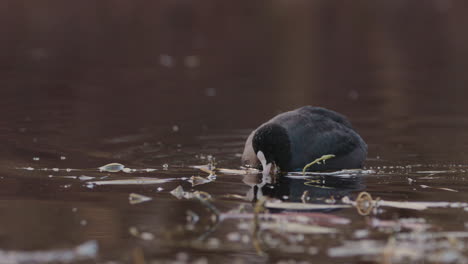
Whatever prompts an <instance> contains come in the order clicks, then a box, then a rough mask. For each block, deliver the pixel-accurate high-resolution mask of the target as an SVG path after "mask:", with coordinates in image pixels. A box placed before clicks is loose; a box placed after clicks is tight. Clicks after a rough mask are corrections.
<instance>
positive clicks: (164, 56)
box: [159, 54, 175, 68]
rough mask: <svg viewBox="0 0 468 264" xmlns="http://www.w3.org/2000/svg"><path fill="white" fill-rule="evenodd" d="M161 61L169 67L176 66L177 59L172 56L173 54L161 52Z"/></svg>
mask: <svg viewBox="0 0 468 264" xmlns="http://www.w3.org/2000/svg"><path fill="white" fill-rule="evenodd" d="M159 63H160V64H161V65H162V66H164V67H168V68H172V67H174V65H175V61H174V59H173V58H172V56H170V55H168V54H161V55H160V56H159Z"/></svg>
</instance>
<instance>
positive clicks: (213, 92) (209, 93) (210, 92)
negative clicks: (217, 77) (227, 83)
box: [205, 87, 216, 97]
mask: <svg viewBox="0 0 468 264" xmlns="http://www.w3.org/2000/svg"><path fill="white" fill-rule="evenodd" d="M205 95H206V96H210V97H211V96H216V89H215V88H211V87H210V88H206V89H205Z"/></svg>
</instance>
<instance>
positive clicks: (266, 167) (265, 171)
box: [257, 151, 272, 177]
mask: <svg viewBox="0 0 468 264" xmlns="http://www.w3.org/2000/svg"><path fill="white" fill-rule="evenodd" d="M257 158H258V160H259V161H260V163H262V168H263V172H262V174H263V177H267V176H269V175H270V171H271V166H272V164H271V163H268V164H267V161H266V158H265V154H263V152H262V151H258V152H257Z"/></svg>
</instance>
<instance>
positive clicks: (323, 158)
mask: <svg viewBox="0 0 468 264" xmlns="http://www.w3.org/2000/svg"><path fill="white" fill-rule="evenodd" d="M262 154H263V153H262ZM334 157H335V155H333V154H328V155H323V156H322V157H320V158H318V159H315V160H314V161H312V162H311V163H309V164H307V165H305V166H304V168H303V169H302V174H303V175H305V173H306V171H307V169H308V168H309V167H310V166H312V165H314V164H320V162H321V161H323V163H325V161H326V160H327V159H331V158H334Z"/></svg>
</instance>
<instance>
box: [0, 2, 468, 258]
mask: <svg viewBox="0 0 468 264" xmlns="http://www.w3.org/2000/svg"><path fill="white" fill-rule="evenodd" d="M466 10H467V9H466V4H465V3H464V2H462V1H425V2H424V3H422V2H415V1H411V2H406V1H353V2H347V1H346V2H345V1H343V2H342V3H338V2H333V3H332V2H330V1H313V2H310V3H309V2H305V1H298V2H287V1H273V2H268V3H267V2H263V1H235V2H232V3H224V2H223V3H218V2H216V1H207V2H203V3H195V2H193V1H158V2H156V1H137V2H126V1H100V2H99V3H90V2H87V1H65V2H64V1H45V2H44V1H38V2H30V1H18V0H15V1H2V2H1V3H0V17H1V21H2V22H1V23H0V35H1V37H2V41H1V42H0V58H1V59H0V87H1V88H0V90H1V92H0V106H1V108H0V109H1V119H0V142H1V149H0V154H1V157H2V158H1V160H0V185H1V187H0V198H1V199H0V208H1V209H0V210H1V211H0V212H1V216H2V217H0V258H1V259H0V263H26V262H28V261H30V262H40V261H43V262H47V261H54V260H55V261H63V258H64V255H66V254H69V255H68V256H69V259H70V260H71V261H74V262H83V263H88V262H89V263H145V262H146V263H223V262H224V263H363V262H365V263H373V262H377V263H408V262H414V263H466V262H468V254H467V253H468V252H467V246H468V245H467V244H466V243H468V239H467V238H468V230H466V226H468V225H467V224H468V221H467V220H466V216H467V214H468V209H466V210H465V208H466V206H467V204H465V203H466V202H468V196H467V195H466V194H465V192H466V191H467V189H468V188H467V185H466V179H467V177H468V172H467V171H468V151H467V150H468V135H466V130H467V128H468V117H467V116H468V107H467V104H466V99H465V98H466V97H467V96H468V92H467V91H468V90H467V89H466V86H468V78H467V74H466V71H467V70H468V65H467V63H466V61H467V59H468V37H467V35H466V34H465V31H466V26H468V25H467V24H468V20H467V19H466V16H465V12H464V11H466ZM302 105H316V106H323V107H327V108H330V109H334V110H336V111H338V112H341V113H343V114H345V115H346V116H348V117H349V118H350V120H351V121H352V123H353V125H354V127H355V128H356V130H357V131H358V132H359V133H360V134H361V135H362V137H363V138H364V139H365V140H366V142H367V143H368V146H369V156H368V160H367V162H366V168H365V169H366V170H370V172H369V171H368V172H367V173H364V174H361V175H357V176H356V175H355V176H346V177H345V176H342V175H341V176H314V177H312V178H311V179H312V181H311V179H288V180H284V181H283V182H282V183H281V184H278V185H275V186H273V188H270V187H267V188H264V190H263V193H264V194H269V195H271V196H274V197H275V198H279V199H283V200H285V201H294V202H301V196H302V194H303V193H304V191H307V192H308V195H309V197H310V199H309V200H307V199H306V202H307V203H312V204H317V203H321V204H328V203H329V202H330V201H329V200H330V199H331V198H332V197H333V198H334V199H335V203H336V204H343V203H342V201H341V197H343V196H346V197H348V198H349V199H351V200H355V199H356V197H357V196H358V194H359V193H360V192H362V191H366V192H368V193H370V194H371V195H372V197H373V198H374V199H376V198H377V197H380V199H381V200H384V201H386V202H387V201H409V202H449V204H447V205H444V206H443V207H429V208H426V209H423V210H416V209H414V208H411V209H410V208H406V209H405V208H396V207H395V206H384V205H383V204H381V206H379V207H378V208H375V209H373V210H372V212H371V213H370V214H369V215H366V216H363V215H360V214H359V213H358V211H357V210H356V208H354V207H350V208H343V209H323V210H308V211H300V212H297V211H296V212H294V214H293V213H291V212H289V213H288V210H270V214H272V215H274V216H271V215H270V216H269V218H268V219H267V216H266V215H263V216H261V217H260V223H257V224H258V225H257V226H258V227H259V228H258V229H255V228H254V226H255V224H254V221H253V217H254V214H253V208H254V204H253V203H252V202H251V201H248V200H245V199H243V197H251V196H252V194H253V193H255V192H257V191H258V188H257V187H254V188H253V189H252V185H254V184H253V183H252V182H255V181H258V180H259V179H256V178H255V177H256V175H250V176H248V177H246V178H245V179H244V175H239V174H223V173H217V177H216V179H215V180H213V181H211V182H207V183H205V184H200V185H196V186H192V184H191V183H190V182H189V181H188V180H189V179H190V177H191V176H201V177H207V176H208V174H207V173H205V172H203V171H200V170H197V169H194V168H192V167H190V166H193V165H203V164H207V163H208V160H209V159H210V158H211V157H214V158H215V160H216V163H217V167H220V168H230V169H238V168H239V165H240V154H241V152H242V148H243V144H244V140H245V138H246V137H247V135H248V134H249V133H250V131H251V130H252V129H254V128H255V127H256V126H258V125H259V124H261V123H262V122H264V121H265V120H267V119H268V118H270V117H271V116H273V115H275V114H277V113H279V112H282V111H286V110H290V109H294V108H296V107H299V106H302ZM113 162H118V163H121V164H123V165H125V167H126V168H130V169H136V171H129V172H122V171H121V172H107V171H99V170H98V169H97V168H98V167H101V166H103V165H105V164H109V163H113ZM145 169H150V170H145ZM151 169H155V170H151ZM140 177H145V178H158V179H161V181H159V182H156V183H153V184H142V180H141V179H137V180H135V178H140ZM252 177H254V179H252ZM118 179H131V180H133V182H127V183H126V184H119V185H96V184H93V183H92V182H95V181H111V180H118ZM164 179H167V181H164ZM129 183H137V184H129ZM305 183H307V184H305ZM249 184H250V185H249ZM179 185H180V186H182V187H183V189H184V190H185V191H186V192H188V193H191V192H196V191H199V192H205V193H204V195H205V196H206V195H207V194H209V195H210V196H211V198H212V199H211V200H200V199H198V198H196V197H191V198H190V197H188V198H189V199H185V198H183V197H179V198H180V199H178V198H177V197H175V196H174V195H173V194H171V191H172V190H174V189H175V188H176V187H177V186H179ZM310 185H313V186H310ZM131 193H136V194H140V195H144V196H147V197H150V198H152V200H150V201H146V202H142V203H138V204H131V203H130V202H129V196H130V194H131ZM419 205H420V204H419ZM430 205H432V206H434V205H440V204H430ZM420 209H421V208H420ZM216 213H217V214H219V215H218V217H217V218H216V217H214V216H215V215H216ZM291 214H292V215H291ZM274 217H276V218H274ZM272 218H274V219H272ZM298 223H299V224H300V225H299V224H298ZM294 224H296V226H294ZM297 225H299V227H298V228H295V227H297ZM294 228H295V229H294ZM311 228H315V229H313V230H312V229H311ZM87 241H91V242H90V243H93V241H94V242H96V243H97V247H95V246H94V244H91V246H89V245H90V244H84V245H85V247H86V248H87V250H88V251H86V252H87V253H86V254H85V253H82V252H81V251H79V250H74V249H75V247H77V246H79V245H83V243H85V242H87ZM86 245H88V246H86ZM259 245H260V246H259ZM60 249H63V250H64V251H60V252H61V253H60V252H58V251H56V250H60ZM36 250H38V252H36V254H37V255H31V254H32V252H35V251H36ZM64 252H65V253H64ZM46 254H50V255H49V258H48V259H47V256H46ZM61 254H62V255H61ZM87 254H88V255H87ZM60 256H62V258H60ZM28 258H29V259H28ZM8 261H9V262H8Z"/></svg>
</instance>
